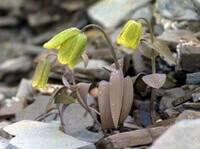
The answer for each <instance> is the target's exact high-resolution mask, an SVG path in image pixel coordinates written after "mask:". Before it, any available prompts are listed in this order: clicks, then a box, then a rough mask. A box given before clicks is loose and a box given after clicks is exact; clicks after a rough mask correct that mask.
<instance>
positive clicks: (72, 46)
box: [58, 33, 87, 69]
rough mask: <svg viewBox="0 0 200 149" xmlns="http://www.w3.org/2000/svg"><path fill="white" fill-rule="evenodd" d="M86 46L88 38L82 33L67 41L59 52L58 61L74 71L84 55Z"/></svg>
mask: <svg viewBox="0 0 200 149" xmlns="http://www.w3.org/2000/svg"><path fill="white" fill-rule="evenodd" d="M86 44H87V37H86V36H85V35H84V34H82V33H80V34H79V35H77V36H74V37H72V38H70V39H68V40H66V41H65V42H64V43H63V44H62V46H61V48H60V50H59V52H58V60H59V61H60V63H61V64H67V65H68V67H69V68H70V69H73V68H74V66H75V65H76V63H77V62H78V60H79V59H80V57H81V55H82V54H83V52H84V50H85V46H86Z"/></svg>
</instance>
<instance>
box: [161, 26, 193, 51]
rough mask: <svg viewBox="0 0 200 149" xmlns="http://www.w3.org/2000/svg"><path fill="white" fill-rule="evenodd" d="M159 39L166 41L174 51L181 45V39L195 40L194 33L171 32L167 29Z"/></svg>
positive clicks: (183, 31)
mask: <svg viewBox="0 0 200 149" xmlns="http://www.w3.org/2000/svg"><path fill="white" fill-rule="evenodd" d="M158 38H159V39H161V40H163V41H165V42H166V43H167V44H168V45H169V46H170V47H172V49H174V50H175V49H176V46H177V45H178V44H179V43H180V40H181V39H185V38H186V39H192V38H195V36H194V33H192V32H190V31H188V30H171V29H167V30H164V32H163V33H162V34H161V35H160V36H158Z"/></svg>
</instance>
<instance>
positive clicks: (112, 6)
mask: <svg viewBox="0 0 200 149" xmlns="http://www.w3.org/2000/svg"><path fill="white" fill-rule="evenodd" d="M150 1H151V0H142V1H140V0H123V1H122V0H109V1H108V0H103V1H99V2H97V3H95V4H94V5H92V6H91V7H90V8H89V9H88V15H89V17H90V18H91V19H92V20H93V21H94V22H97V23H99V24H100V25H102V26H103V27H104V28H106V29H114V28H115V27H116V26H117V25H119V23H121V22H122V21H123V20H127V19H129V18H130V16H131V11H135V10H136V9H138V8H140V7H142V6H144V5H145V4H147V3H149V2H150Z"/></svg>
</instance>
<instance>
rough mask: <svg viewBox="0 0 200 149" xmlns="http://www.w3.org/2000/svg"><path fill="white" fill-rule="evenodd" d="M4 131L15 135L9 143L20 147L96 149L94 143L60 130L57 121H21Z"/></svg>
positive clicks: (28, 148)
mask: <svg viewBox="0 0 200 149" xmlns="http://www.w3.org/2000/svg"><path fill="white" fill-rule="evenodd" d="M4 131H6V132H7V133H9V134H11V135H14V136H15V137H14V138H12V139H11V141H10V142H9V144H11V145H13V146H15V147H17V148H20V149H32V148H37V149H44V148H48V149H58V148H60V149H68V148H70V149H76V148H82V149H83V148H89V149H95V148H96V147H95V146H94V144H92V143H89V142H85V141H81V140H78V139H76V138H74V137H72V136H70V135H67V134H64V133H63V132H61V131H59V124H57V123H55V124H54V123H50V124H49V123H42V122H38V121H28V120H24V121H20V122H17V123H14V124H12V125H9V126H6V127H4Z"/></svg>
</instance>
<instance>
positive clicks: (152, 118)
mask: <svg viewBox="0 0 200 149" xmlns="http://www.w3.org/2000/svg"><path fill="white" fill-rule="evenodd" d="M138 20H144V21H145V23H146V24H147V26H148V28H149V31H150V36H151V43H152V44H153V43H154V34H153V30H152V27H151V24H150V23H149V21H148V20H147V19H145V18H142V17H141V18H138V19H137V21H138ZM153 52H154V55H155V54H156V52H155V51H154V50H153ZM151 67H152V74H155V73H156V58H152V59H151ZM155 91H156V90H155V88H152V90H151V98H150V116H151V121H152V123H153V124H154V123H155V117H154V112H153V111H154V101H155V100H156V93H155Z"/></svg>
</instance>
